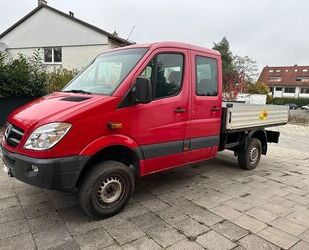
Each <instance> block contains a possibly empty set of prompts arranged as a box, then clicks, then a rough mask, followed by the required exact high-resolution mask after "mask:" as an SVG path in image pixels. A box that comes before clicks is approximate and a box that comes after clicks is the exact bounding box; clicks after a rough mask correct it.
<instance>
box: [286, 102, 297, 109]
mask: <svg viewBox="0 0 309 250" xmlns="http://www.w3.org/2000/svg"><path fill="white" fill-rule="evenodd" d="M285 105H286V106H289V108H290V109H298V106H297V105H296V104H295V103H287V104H285Z"/></svg>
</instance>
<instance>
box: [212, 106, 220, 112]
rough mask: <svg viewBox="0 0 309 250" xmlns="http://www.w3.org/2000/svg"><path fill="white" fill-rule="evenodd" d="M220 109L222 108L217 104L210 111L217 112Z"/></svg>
mask: <svg viewBox="0 0 309 250" xmlns="http://www.w3.org/2000/svg"><path fill="white" fill-rule="evenodd" d="M219 110H220V108H219V107H215V106H214V107H212V108H211V109H210V111H212V112H217V111H219Z"/></svg>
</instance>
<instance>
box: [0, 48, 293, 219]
mask: <svg viewBox="0 0 309 250" xmlns="http://www.w3.org/2000/svg"><path fill="white" fill-rule="evenodd" d="M221 72H222V68H221V57H220V54H219V52H217V51H214V50H210V49H206V48H202V47H198V46H194V45H190V44H185V43H177V42H161V43H152V44H140V45H133V46H128V47H123V48H118V49H115V50H111V51H109V52H106V53H103V54H101V55H99V56H98V57H97V58H96V59H95V60H94V61H93V62H92V63H91V64H90V65H89V66H88V67H87V68H86V69H85V70H83V71H82V72H81V73H80V74H79V75H77V77H75V78H74V79H73V80H72V81H71V82H70V83H69V84H68V85H67V86H66V87H65V88H64V89H63V90H62V91H60V92H56V93H52V94H50V95H47V96H45V97H42V98H39V99H37V100H35V101H33V102H31V103H29V104H26V105H25V106H23V107H21V108H19V109H17V110H16V111H14V112H13V113H12V114H11V115H10V116H9V118H8V121H7V124H6V128H5V133H4V136H3V139H2V142H1V150H0V152H1V155H2V159H3V162H4V166H5V167H4V168H5V171H7V172H8V175H9V176H11V177H15V178H17V179H18V180H20V181H22V182H25V183H28V184H31V185H34V186H38V187H41V188H46V189H54V190H61V191H75V192H77V193H78V199H79V203H80V206H81V207H82V208H83V210H84V211H85V212H86V213H87V214H88V215H89V216H91V217H93V218H104V217H108V216H112V215H114V214H116V213H118V212H119V211H120V210H121V209H122V208H124V207H125V205H126V204H127V202H128V200H129V198H130V196H131V195H132V193H133V190H134V179H135V177H136V176H145V175H148V174H152V173H156V172H159V171H163V170H167V169H171V168H175V167H179V166H184V165H188V164H192V163H197V162H201V161H204V160H207V159H210V158H214V157H215V156H216V155H217V152H218V151H221V150H224V149H229V150H232V151H234V152H235V155H236V156H238V162H239V166H240V167H241V168H243V169H248V170H249V169H254V168H255V167H256V166H257V165H258V163H259V160H260V157H261V154H264V155H265V154H266V152H267V143H268V142H278V138H279V133H278V132H274V131H268V130H265V127H268V126H274V125H281V124H285V123H286V122H287V114H288V109H287V107H285V106H283V107H280V106H269V105H248V104H237V103H222V76H221V75H222V74H221Z"/></svg>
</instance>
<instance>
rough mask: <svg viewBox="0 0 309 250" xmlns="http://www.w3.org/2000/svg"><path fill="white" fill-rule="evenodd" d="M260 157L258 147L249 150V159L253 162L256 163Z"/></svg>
mask: <svg viewBox="0 0 309 250" xmlns="http://www.w3.org/2000/svg"><path fill="white" fill-rule="evenodd" d="M258 159H259V149H258V148H256V147H253V148H251V149H250V151H249V160H250V163H251V164H254V163H256V162H257V161H258Z"/></svg>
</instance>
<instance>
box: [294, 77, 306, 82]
mask: <svg viewBox="0 0 309 250" xmlns="http://www.w3.org/2000/svg"><path fill="white" fill-rule="evenodd" d="M296 81H297V82H309V77H308V76H298V77H296Z"/></svg>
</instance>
